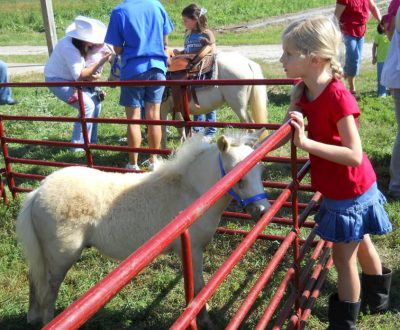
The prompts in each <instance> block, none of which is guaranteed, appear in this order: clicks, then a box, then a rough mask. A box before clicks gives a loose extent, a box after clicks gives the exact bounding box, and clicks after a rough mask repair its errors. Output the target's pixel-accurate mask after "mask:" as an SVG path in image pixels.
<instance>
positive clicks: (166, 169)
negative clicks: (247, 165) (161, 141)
mask: <svg viewBox="0 0 400 330" xmlns="http://www.w3.org/2000/svg"><path fill="white" fill-rule="evenodd" d="M224 136H225V138H226V139H227V140H229V142H230V144H231V145H232V146H240V145H254V142H255V139H254V136H253V135H251V134H249V133H246V132H245V131H244V130H238V129H227V130H226V131H225V132H224ZM211 148H216V146H215V145H213V144H210V143H208V142H207V141H205V140H204V139H203V136H202V135H201V134H195V135H193V136H192V137H190V138H189V139H187V140H186V141H185V142H184V143H183V144H182V145H181V146H180V147H178V148H177V149H176V151H175V152H173V153H172V154H171V156H170V157H169V159H168V161H167V162H165V161H163V162H162V163H161V164H160V166H159V167H158V168H157V171H156V172H159V171H160V172H162V173H163V174H166V173H171V172H177V171H180V169H182V168H183V167H185V166H187V164H190V163H192V162H194V161H195V160H196V159H197V157H198V155H199V154H200V153H202V152H204V151H206V150H210V149H211ZM182 160H184V161H182Z"/></svg>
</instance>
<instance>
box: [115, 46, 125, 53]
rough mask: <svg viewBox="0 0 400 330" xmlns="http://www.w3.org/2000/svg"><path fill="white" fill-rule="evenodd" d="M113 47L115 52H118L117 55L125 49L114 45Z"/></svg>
mask: <svg viewBox="0 0 400 330" xmlns="http://www.w3.org/2000/svg"><path fill="white" fill-rule="evenodd" d="M113 48H114V52H115V54H117V55H121V54H122V51H123V50H124V48H123V47H117V46H113Z"/></svg>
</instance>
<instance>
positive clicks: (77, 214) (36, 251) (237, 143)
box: [16, 131, 270, 327]
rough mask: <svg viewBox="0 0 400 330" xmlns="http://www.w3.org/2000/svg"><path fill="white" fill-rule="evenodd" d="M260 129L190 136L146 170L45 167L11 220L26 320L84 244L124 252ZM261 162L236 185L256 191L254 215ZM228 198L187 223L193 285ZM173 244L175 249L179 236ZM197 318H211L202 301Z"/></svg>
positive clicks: (50, 298)
mask: <svg viewBox="0 0 400 330" xmlns="http://www.w3.org/2000/svg"><path fill="white" fill-rule="evenodd" d="M260 133H261V131H260V132H259V133H258V134H253V135H252V136H250V135H243V134H242V135H238V136H236V137H235V136H234V135H232V136H227V137H225V136H221V137H220V138H219V139H218V141H217V144H209V143H207V142H204V141H202V140H201V139H200V138H192V139H189V140H188V141H186V143H184V144H183V145H182V147H181V148H180V149H179V150H178V151H177V153H176V155H175V156H173V157H172V158H171V159H170V160H169V161H165V162H163V163H162V164H161V166H160V168H158V169H157V170H156V171H154V172H151V173H141V174H135V173H127V174H120V173H106V172H101V171H98V170H95V169H91V168H87V167H67V168H64V169H61V170H58V171H56V172H54V173H53V174H51V175H49V176H48V177H47V178H46V179H45V180H44V181H43V182H42V184H41V185H40V187H39V188H38V189H36V190H34V191H33V192H31V193H29V194H28V196H27V197H26V200H25V202H24V204H23V207H22V209H21V211H20V213H19V216H18V219H17V225H16V227H17V237H18V240H19V241H20V242H21V244H22V246H23V248H24V252H25V256H26V259H27V261H28V264H29V295H30V297H29V312H28V316H27V319H28V322H29V323H32V324H46V323H47V322H49V321H50V320H51V319H52V318H53V315H54V309H55V302H56V299H57V294H58V290H59V287H60V285H61V282H62V281H63V280H64V277H65V275H66V273H67V271H68V270H69V269H70V268H71V267H72V266H73V265H74V263H75V262H76V261H77V260H78V259H79V258H80V255H81V253H82V250H83V249H84V248H86V247H88V246H93V247H96V248H97V249H98V250H99V251H100V252H101V253H103V254H104V255H107V256H109V257H111V258H115V259H119V260H121V259H124V258H126V257H128V256H129V255H130V254H131V253H132V252H133V251H135V250H136V249H137V248H138V247H139V246H141V245H142V244H143V243H145V242H146V241H147V240H148V239H149V238H150V237H152V236H153V235H154V234H155V233H156V232H158V231H159V230H160V229H161V228H163V227H164V226H165V225H167V224H168V223H169V221H170V220H171V219H172V218H173V217H175V216H176V215H177V214H178V213H179V212H180V211H182V210H183V209H184V208H186V207H187V206H188V205H190V204H191V203H192V202H193V201H194V200H195V199H197V198H198V197H200V196H201V195H202V194H203V193H204V192H205V191H207V190H208V189H209V188H210V187H211V186H212V185H213V184H214V183H215V182H217V181H218V180H219V179H220V178H221V176H222V175H223V172H224V171H225V172H228V171H230V170H231V169H232V168H233V167H234V166H235V165H236V164H237V163H238V162H240V161H241V160H242V159H244V158H245V157H246V156H248V155H249V154H250V153H251V152H252V151H253V148H252V147H250V146H249V145H246V144H245V142H247V143H249V142H252V143H253V142H255V141H253V140H254V139H256V138H257V136H258V135H259V134H260ZM262 167H263V166H262V165H260V164H258V165H256V166H255V167H254V168H253V169H251V170H250V171H249V172H248V173H247V174H246V175H245V176H244V177H243V179H242V180H241V183H240V184H236V185H235V186H234V187H233V189H234V191H235V193H236V194H237V195H238V196H239V197H240V199H242V201H245V200H246V199H248V198H251V197H253V198H251V200H252V201H254V202H251V204H249V205H248V206H247V207H246V210H247V211H248V212H249V213H251V214H252V215H253V216H254V217H259V216H260V215H261V214H262V213H264V212H265V211H266V210H267V209H268V208H269V207H270V204H269V202H268V200H267V199H266V195H265V192H264V187H263V185H262V180H261V171H262ZM255 197H257V198H255ZM231 199H232V197H231V196H230V195H228V194H226V195H225V196H224V197H223V198H222V199H220V200H219V201H218V202H217V203H216V204H215V205H214V206H213V207H211V208H210V209H209V210H208V211H207V212H206V213H205V214H204V215H203V217H202V218H200V219H199V220H198V221H196V222H195V223H194V224H193V225H192V226H191V228H190V235H191V244H192V249H193V251H192V253H193V274H194V286H195V293H197V292H199V290H200V289H201V288H202V287H203V285H204V281H203V275H202V268H203V249H204V248H205V247H206V245H207V244H208V243H209V242H210V241H211V239H212V237H213V235H214V233H215V230H216V228H217V225H218V223H219V220H220V217H221V215H222V213H223V211H224V210H225V209H226V207H227V206H228V204H229V202H230V201H231ZM247 203H250V201H249V200H248V201H247ZM170 248H172V249H174V250H175V251H176V252H178V253H180V248H181V245H180V240H179V239H177V240H176V241H175V242H173V243H172V244H171V246H170ZM197 321H198V323H199V325H201V326H205V327H208V326H210V325H211V324H212V322H211V320H210V319H209V316H208V314H207V311H206V310H205V308H203V310H202V311H201V312H200V314H199V315H198V318H197Z"/></svg>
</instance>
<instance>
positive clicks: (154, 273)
mask: <svg viewBox="0 0 400 330" xmlns="http://www.w3.org/2000/svg"><path fill="white" fill-rule="evenodd" d="M261 65H262V67H263V71H264V74H265V76H266V77H269V78H282V77H283V72H282V69H281V66H280V65H279V64H277V63H261ZM18 79H19V80H20V81H27V80H28V81H38V80H41V76H40V75H30V76H27V77H19V78H18ZM358 86H359V88H358V90H359V92H360V99H359V104H360V107H361V109H362V116H361V122H360V132H361V137H362V141H363V145H364V149H365V151H366V152H367V153H368V155H369V157H370V159H371V161H372V162H373V165H374V167H375V169H376V172H377V175H378V184H379V186H380V188H381V189H382V191H383V192H384V193H386V192H387V184H388V179H389V174H388V167H389V160H390V154H391V147H392V144H393V139H394V135H395V119H394V114H393V102H392V99H391V98H386V99H378V98H376V97H375V92H374V91H375V67H373V66H372V65H370V64H369V63H364V65H363V68H362V74H361V76H360V78H359V79H358ZM13 91H14V94H15V97H16V99H18V100H20V102H21V103H20V104H19V105H17V106H13V107H10V106H5V107H2V108H1V110H2V111H3V113H9V114H24V115H67V116H75V111H74V110H72V109H71V108H70V107H68V106H66V105H63V104H61V102H59V101H58V100H57V99H56V98H55V97H53V96H52V95H51V94H49V92H48V91H47V90H46V89H45V88H22V87H21V88H14V89H13ZM107 92H108V95H107V98H106V101H105V102H104V103H103V104H104V110H103V113H102V117H119V118H124V112H123V109H122V108H121V107H119V106H116V104H117V102H118V93H119V92H118V89H111V88H107ZM287 92H288V87H285V86H273V87H270V88H269V93H268V94H269V98H270V103H269V118H270V121H271V122H274V123H279V122H281V121H282V119H283V117H284V114H285V111H286V107H287V104H288V96H287ZM218 113H219V118H220V120H236V118H235V117H234V116H233V115H232V112H231V111H230V110H229V109H228V108H226V107H224V108H222V109H220V110H219V112H218ZM5 131H6V133H7V134H8V135H12V136H14V137H25V138H33V139H40V138H43V139H51V140H53V139H55V140H61V141H68V140H69V138H70V134H71V124H68V123H63V124H45V123H35V122H13V123H12V124H10V123H5ZM99 133H100V134H99V136H100V143H107V144H114V145H124V144H125V142H123V141H121V138H123V137H125V134H126V133H125V125H109V124H102V125H100V132H99ZM170 141H171V142H170V146H172V147H175V146H176V145H177V143H178V137H177V136H176V133H175V131H174V130H172V136H171V137H170ZM9 148H10V152H11V153H12V155H13V156H16V157H27V158H30V157H31V158H34V159H46V160H57V161H66V162H81V163H84V159H83V158H82V157H79V156H77V155H71V154H70V153H69V152H67V151H64V150H62V149H60V148H49V149H48V148H46V149H45V148H41V147H33V146H22V145H13V144H10V145H9ZM287 153H288V151H287V148H281V149H279V150H277V151H275V152H274V154H276V155H287ZM144 158H145V156H143V159H144ZM126 160H127V156H126V154H125V153H122V152H105V151H99V152H97V151H96V152H95V162H96V164H103V165H113V166H121V167H122V166H124V164H125V162H126ZM13 169H15V170H23V171H24V172H25V171H26V172H29V173H40V174H47V173H49V172H51V171H53V170H54V168H46V167H40V166H28V165H13ZM269 169H270V171H269V174H268V179H269V180H277V181H285V182H287V181H288V180H289V178H288V173H289V171H290V169H289V166H287V165H270V166H269ZM307 180H308V178H307ZM17 183H18V184H21V186H23V187H31V186H32V185H36V184H37V183H36V182H30V181H27V180H18V181H17ZM278 192H279V191H277V190H271V191H270V195H271V196H272V197H274V196H276V195H277V193H278ZM19 196H20V198H19V199H17V200H15V201H11V203H10V206H9V207H5V206H4V205H0V259H1V261H0V328H1V329H25V328H26V324H25V315H26V310H27V304H28V285H27V280H26V274H27V268H26V265H25V262H24V260H23V257H22V253H21V250H20V247H19V245H18V244H17V243H16V240H15V226H14V223H15V218H16V214H17V212H18V209H19V205H20V199H22V198H23V196H24V195H23V194H20V195H19ZM300 197H301V199H302V200H308V198H309V194H301V196H300ZM387 210H388V212H389V214H390V217H391V220H392V223H393V225H394V231H393V232H392V233H390V234H388V235H385V236H384V237H376V238H374V241H375V242H376V245H377V247H378V250H379V252H380V254H381V256H382V259H383V260H384V261H385V263H386V264H387V265H389V266H390V267H391V268H392V269H393V270H394V278H393V296H392V307H391V309H390V311H388V312H387V313H386V314H384V315H379V316H370V315H363V316H361V317H360V321H359V328H360V329H366V328H367V327H368V328H369V327H370V326H376V327H377V329H393V330H394V329H397V328H398V326H399V309H400V294H399V292H400V291H399V287H400V275H399V268H398V265H399V262H400V257H399V255H400V250H399V246H400V231H399V224H400V215H399V210H400V202H389V203H388V204H387ZM288 214H289V215H290V213H289V211H288V210H287V209H284V210H282V211H281V212H280V215H282V216H283V215H288ZM223 225H224V226H227V227H229V228H245V229H251V227H252V225H253V224H252V223H251V222H250V223H246V224H241V223H238V221H237V220H233V219H226V220H224V222H223ZM288 230H289V229H288V228H281V227H280V226H277V225H272V226H269V227H268V229H267V232H268V233H272V234H284V233H287V232H288ZM307 233H308V231H307V230H303V231H302V233H301V235H302V237H305V236H306V235H307ZM239 242H240V239H239V237H235V236H233V237H232V236H226V235H216V237H215V239H214V240H213V242H212V244H210V246H209V247H208V248H207V251H206V256H205V265H204V273H205V278H206V279H208V278H210V277H211V276H212V274H213V273H214V272H215V271H216V269H217V267H218V266H219V265H220V264H221V263H222V262H223V261H224V259H225V258H226V257H227V256H228V255H229V252H230V251H232V250H233V249H234V247H235V246H237V244H238V243H239ZM277 246H278V245H277V243H276V242H258V243H257V244H256V245H255V246H254V247H253V248H252V249H251V250H250V252H249V254H248V255H247V256H246V257H245V258H244V259H243V260H242V261H241V262H240V263H239V265H238V266H237V267H236V268H235V269H234V271H233V273H232V274H231V275H230V276H229V278H228V279H227V280H226V281H224V283H223V285H222V286H221V288H220V289H218V291H217V292H216V294H215V296H213V298H212V299H211V300H210V302H209V305H210V306H211V311H210V313H211V316H212V318H213V320H214V321H215V322H216V324H217V328H221V329H222V328H224V326H226V324H227V323H228V322H229V319H230V317H231V316H232V315H233V313H234V312H235V311H236V309H237V308H238V306H239V305H238V304H239V303H240V300H241V299H243V297H244V296H245V294H246V293H247V292H248V291H249V290H250V288H251V285H252V284H253V283H254V281H255V280H256V278H257V277H258V276H259V274H260V272H261V271H262V268H263V267H264V266H265V265H266V264H267V262H268V260H269V259H270V257H271V255H272V254H273V252H274V251H275V250H276V248H277ZM290 260H291V256H290V254H288V256H287V258H286V259H285V260H284V262H283V265H282V267H283V268H279V269H278V273H280V274H282V273H283V271H284V268H285V267H287V266H288V265H289V263H290ZM117 264H118V263H117V262H114V261H110V260H108V259H105V258H103V257H102V256H100V255H99V254H98V253H97V252H96V251H94V250H86V251H85V253H84V254H83V257H82V258H81V260H80V261H79V262H78V263H77V264H76V265H75V266H74V267H73V268H72V269H71V271H70V272H69V273H68V275H67V278H66V280H65V281H64V283H63V285H62V286H61V290H60V295H59V299H58V303H57V312H60V311H62V310H63V309H64V308H65V307H67V306H68V305H69V304H70V303H71V302H72V301H73V300H75V299H77V298H78V297H79V296H81V295H82V294H83V293H84V292H85V291H86V290H88V289H89V288H90V287H92V286H93V285H94V284H95V283H96V282H97V281H98V280H100V279H101V278H103V277H104V276H105V275H106V274H107V273H108V272H109V271H111V270H112V269H113V268H114V267H115V266H116V265H117ZM335 277H336V275H335V271H334V270H332V271H331V272H330V274H329V277H328V280H327V282H326V283H325V285H324V288H323V290H322V292H321V295H320V297H319V298H318V300H317V302H316V305H315V307H314V309H313V311H312V316H311V317H310V318H309V321H308V328H309V329H317V330H319V329H325V328H326V326H327V317H326V312H327V299H328V296H329V294H330V293H331V292H332V291H333V290H334V286H335ZM278 278H279V276H278V277H274V279H273V280H272V283H271V284H270V286H269V287H268V288H267V289H266V290H265V291H263V293H262V295H261V297H260V299H259V300H257V303H256V306H255V307H254V310H252V313H251V315H250V316H249V317H248V319H246V321H245V323H244V325H243V329H245V328H246V329H247V328H253V327H254V325H255V324H256V322H257V320H258V318H259V317H260V316H261V315H262V312H263V308H265V306H266V303H267V302H268V299H269V297H270V296H272V295H273V294H274V292H275V288H276V287H277V285H278ZM183 308H184V294H183V280H182V276H181V266H180V262H179V260H178V258H177V257H176V256H174V255H165V256H161V257H159V258H157V261H156V262H154V263H153V264H152V265H151V266H150V267H149V268H148V269H147V270H145V271H144V272H142V273H141V274H140V275H139V276H138V278H137V279H135V280H133V281H132V282H131V283H130V284H129V285H128V286H127V287H126V288H125V289H124V290H122V291H121V293H119V294H118V295H117V296H116V297H115V298H114V299H112V300H111V301H110V303H109V304H107V305H106V306H105V307H104V308H103V309H101V310H100V311H99V312H98V313H96V315H95V316H94V317H93V318H92V319H91V320H90V321H89V322H88V323H87V324H86V325H84V326H83V327H82V328H83V329H110V328H115V329H144V328H146V329H164V328H166V327H168V326H169V325H171V324H172V323H173V321H174V320H175V319H176V318H177V317H178V315H179V313H180V312H181V311H182V310H183Z"/></svg>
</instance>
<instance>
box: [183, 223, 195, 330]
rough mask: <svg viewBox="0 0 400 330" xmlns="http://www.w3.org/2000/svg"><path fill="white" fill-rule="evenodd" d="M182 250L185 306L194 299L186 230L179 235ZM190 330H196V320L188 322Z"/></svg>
mask: <svg viewBox="0 0 400 330" xmlns="http://www.w3.org/2000/svg"><path fill="white" fill-rule="evenodd" d="M181 248H182V264H183V280H184V285H185V298H186V306H187V305H189V303H190V302H191V301H192V300H193V298H194V281H193V262H192V247H191V244H190V233H189V230H188V229H186V230H185V231H184V232H183V233H182V235H181ZM190 328H191V329H192V330H196V329H197V325H196V319H194V320H192V322H190Z"/></svg>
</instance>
